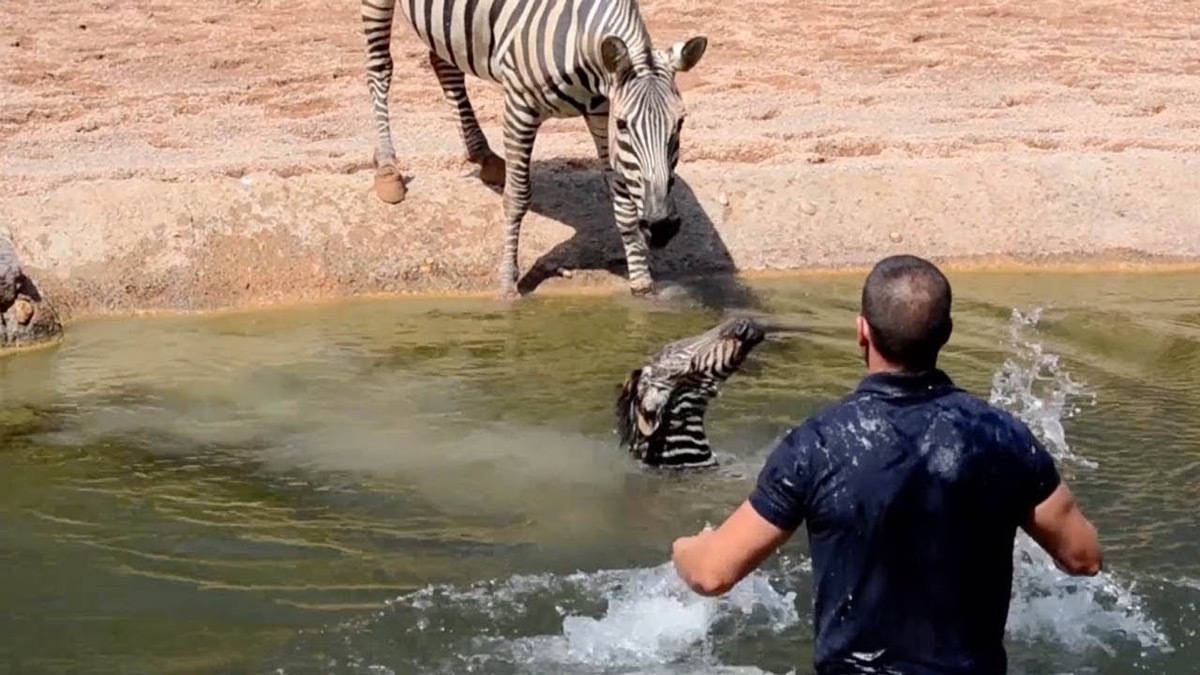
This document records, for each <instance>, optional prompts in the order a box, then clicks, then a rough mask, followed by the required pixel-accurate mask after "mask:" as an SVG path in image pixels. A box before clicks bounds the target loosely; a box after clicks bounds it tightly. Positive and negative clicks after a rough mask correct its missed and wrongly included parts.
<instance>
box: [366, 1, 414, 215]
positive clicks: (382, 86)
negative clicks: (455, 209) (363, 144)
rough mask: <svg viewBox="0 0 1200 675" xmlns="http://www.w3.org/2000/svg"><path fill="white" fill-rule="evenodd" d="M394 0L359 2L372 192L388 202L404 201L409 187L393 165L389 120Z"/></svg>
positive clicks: (393, 154) (393, 156) (394, 160)
mask: <svg viewBox="0 0 1200 675" xmlns="http://www.w3.org/2000/svg"><path fill="white" fill-rule="evenodd" d="M395 10H396V2H395V0H375V1H374V2H366V0H364V2H363V3H362V22H363V34H364V35H365V36H366V39H367V87H368V89H369V90H370V92H371V108H372V111H373V112H374V115H375V137H376V138H375V155H374V157H373V161H374V165H375V194H376V195H377V196H378V197H379V199H380V200H382V201H384V202H386V203H388V204H397V203H399V202H402V201H404V197H405V195H406V194H407V192H408V188H406V187H405V185H404V176H403V175H402V174H401V173H400V167H398V166H396V149H395V147H393V146H392V129H391V125H390V123H389V121H388V117H389V115H388V92H389V91H390V90H391V86H392V48H391V41H392V16H393V15H394V14H395Z"/></svg>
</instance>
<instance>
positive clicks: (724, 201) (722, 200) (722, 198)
mask: <svg viewBox="0 0 1200 675" xmlns="http://www.w3.org/2000/svg"><path fill="white" fill-rule="evenodd" d="M717 203H718V204H720V205H721V206H729V195H727V194H725V193H724V192H722V193H720V194H718V195H717Z"/></svg>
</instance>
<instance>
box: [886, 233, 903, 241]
mask: <svg viewBox="0 0 1200 675" xmlns="http://www.w3.org/2000/svg"><path fill="white" fill-rule="evenodd" d="M888 239H891V240H892V241H893V242H894V243H897V244H899V243H900V242H902V241H904V235H902V234H900V233H899V232H893V233H891V234H889V235H888Z"/></svg>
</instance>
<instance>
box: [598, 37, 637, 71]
mask: <svg viewBox="0 0 1200 675" xmlns="http://www.w3.org/2000/svg"><path fill="white" fill-rule="evenodd" d="M600 60H601V62H602V63H603V64H604V69H605V70H607V71H608V72H610V73H612V75H613V76H614V77H615V78H616V79H617V80H620V79H622V78H624V77H625V75H626V74H627V73H628V72H629V71H630V70H631V69H632V68H633V59H631V58H629V47H628V45H626V44H625V41H624V40H622V39H621V38H619V37H617V36H616V35H607V36H605V38H604V40H602V41H601V42H600Z"/></svg>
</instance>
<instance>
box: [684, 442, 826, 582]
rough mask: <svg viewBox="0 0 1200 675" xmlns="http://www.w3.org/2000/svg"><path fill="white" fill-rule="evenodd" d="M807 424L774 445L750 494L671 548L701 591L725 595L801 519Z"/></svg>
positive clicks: (689, 579) (686, 577)
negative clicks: (713, 522) (723, 516)
mask: <svg viewBox="0 0 1200 675" xmlns="http://www.w3.org/2000/svg"><path fill="white" fill-rule="evenodd" d="M810 434H811V430H810V428H809V427H808V425H801V426H800V427H798V428H797V429H795V430H793V431H792V432H791V433H789V434H788V435H787V436H785V437H784V438H783V439H781V441H780V443H778V444H777V445H776V446H775V449H774V450H772V451H771V454H770V455H769V456H768V457H767V461H766V463H765V464H764V465H763V468H762V470H761V471H760V472H759V474H758V480H757V482H756V484H755V486H754V490H753V492H751V493H750V496H749V497H748V498H746V500H745V501H743V502H742V504H741V505H740V506H738V508H737V509H735V510H734V512H733V513H732V514H730V516H729V517H728V518H726V519H725V522H723V523H721V525H720V527H718V528H717V529H715V530H713V529H709V528H705V529H704V530H701V531H700V533H699V534H696V535H693V536H690V537H681V538H679V539H676V540H675V543H674V544H673V545H672V547H671V559H672V560H673V561H674V563H675V570H676V572H677V573H678V574H679V577H680V578H681V579H683V581H684V582H685V583H687V585H688V587H689V588H691V589H692V590H693V591H695V592H696V593H699V594H700V595H707V596H713V595H723V594H725V593H727V592H729V590H730V589H731V588H733V587H734V586H735V585H737V583H738V582H739V581H741V580H742V579H744V578H746V575H748V574H750V573H751V572H753V571H754V570H755V569H756V568H757V567H758V566H759V565H761V564H762V562H763V561H764V560H766V558H767V557H768V556H770V555H771V553H773V552H774V551H775V550H776V549H778V548H779V547H780V546H782V545H783V544H784V543H785V542H786V541H787V540H788V539H789V538H790V537H791V536H792V533H793V532H795V531H796V528H798V527H799V526H800V523H801V522H802V521H803V519H804V515H805V511H806V505H807V501H808V500H807V494H806V485H807V478H808V474H809V471H808V466H807V462H806V461H805V458H806V450H807V448H808V447H811V441H812V440H813V439H811V438H810V437H809V436H810Z"/></svg>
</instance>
